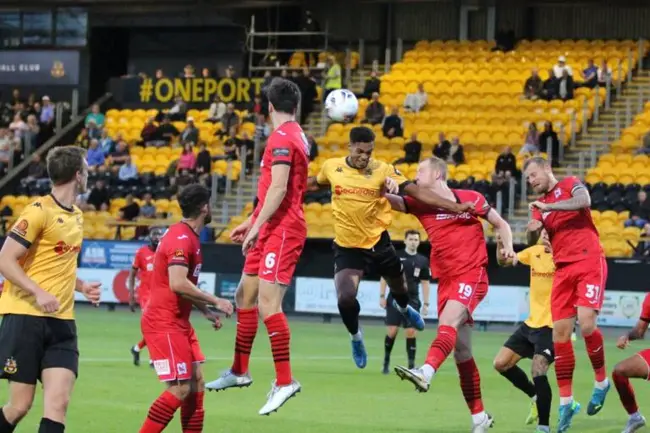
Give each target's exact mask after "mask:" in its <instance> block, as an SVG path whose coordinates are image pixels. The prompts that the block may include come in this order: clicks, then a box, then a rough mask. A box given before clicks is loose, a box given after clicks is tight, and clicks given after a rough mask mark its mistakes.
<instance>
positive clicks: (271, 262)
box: [264, 253, 275, 269]
mask: <svg viewBox="0 0 650 433" xmlns="http://www.w3.org/2000/svg"><path fill="white" fill-rule="evenodd" d="M264 266H266V268H267V269H273V268H274V267H275V253H268V254H267V255H266V258H264Z"/></svg>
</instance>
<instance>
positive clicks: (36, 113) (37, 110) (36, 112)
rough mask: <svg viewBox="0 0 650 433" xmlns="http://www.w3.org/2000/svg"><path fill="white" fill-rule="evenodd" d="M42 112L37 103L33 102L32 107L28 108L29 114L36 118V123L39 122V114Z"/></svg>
mask: <svg viewBox="0 0 650 433" xmlns="http://www.w3.org/2000/svg"><path fill="white" fill-rule="evenodd" d="M42 111H43V108H42V106H41V103H40V102H38V101H37V102H34V105H32V106H31V107H30V109H29V114H33V115H34V116H36V121H38V122H40V120H39V119H40V118H41V112H42Z"/></svg>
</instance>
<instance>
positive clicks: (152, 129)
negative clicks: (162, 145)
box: [140, 117, 160, 147]
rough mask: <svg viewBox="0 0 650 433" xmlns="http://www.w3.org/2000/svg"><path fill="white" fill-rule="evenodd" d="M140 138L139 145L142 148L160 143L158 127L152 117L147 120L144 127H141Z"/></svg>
mask: <svg viewBox="0 0 650 433" xmlns="http://www.w3.org/2000/svg"><path fill="white" fill-rule="evenodd" d="M140 138H141V139H142V141H141V142H140V144H142V145H143V146H144V147H148V146H155V145H156V144H157V143H158V142H159V141H160V134H159V133H158V127H157V126H156V124H155V123H154V118H153V117H149V118H147V121H146V122H145V124H144V126H143V127H142V131H141V132H140Z"/></svg>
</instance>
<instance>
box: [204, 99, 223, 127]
mask: <svg viewBox="0 0 650 433" xmlns="http://www.w3.org/2000/svg"><path fill="white" fill-rule="evenodd" d="M224 114H226V104H225V103H224V102H223V101H222V100H221V99H220V98H219V96H215V97H214V100H213V101H212V104H210V111H208V118H207V121H208V122H212V123H216V122H219V121H221V118H222V117H223V115H224Z"/></svg>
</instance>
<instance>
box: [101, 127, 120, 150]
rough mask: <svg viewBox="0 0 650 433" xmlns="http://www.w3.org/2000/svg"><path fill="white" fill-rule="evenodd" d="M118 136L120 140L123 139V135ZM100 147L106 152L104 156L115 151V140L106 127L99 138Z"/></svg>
mask: <svg viewBox="0 0 650 433" xmlns="http://www.w3.org/2000/svg"><path fill="white" fill-rule="evenodd" d="M118 137H119V139H120V140H121V139H122V136H121V135H118ZM99 148H100V149H101V150H102V152H103V153H104V156H107V155H109V154H111V153H113V152H114V151H115V142H114V141H113V139H112V138H111V137H110V136H109V135H108V131H107V130H106V129H104V130H102V136H101V138H100V139H99Z"/></svg>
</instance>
